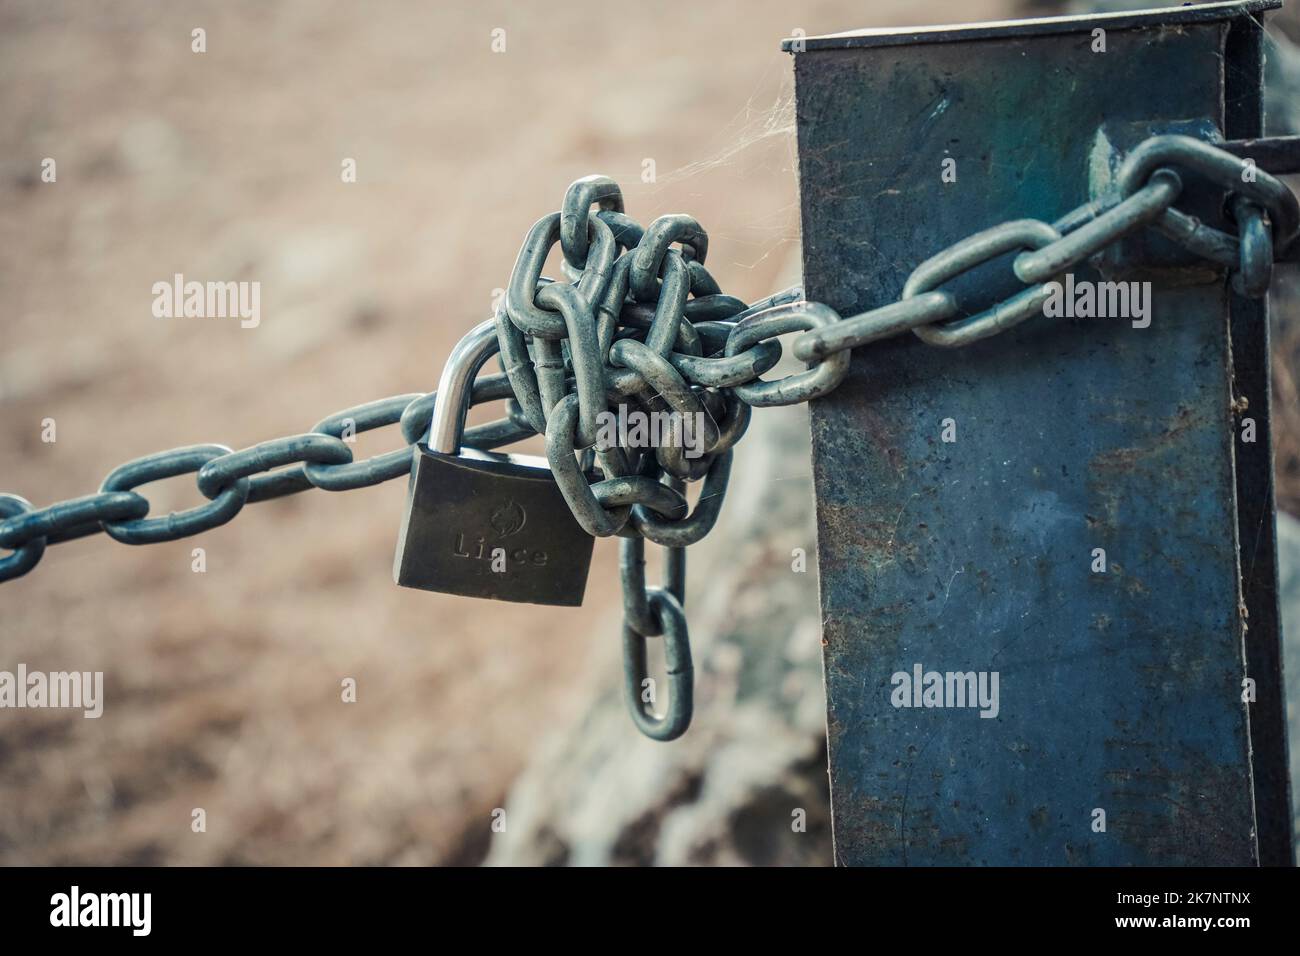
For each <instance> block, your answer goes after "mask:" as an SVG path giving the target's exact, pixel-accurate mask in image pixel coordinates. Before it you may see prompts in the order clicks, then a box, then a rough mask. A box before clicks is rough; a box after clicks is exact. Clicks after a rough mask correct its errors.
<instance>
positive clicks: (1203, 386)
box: [787, 2, 1292, 865]
mask: <svg viewBox="0 0 1300 956" xmlns="http://www.w3.org/2000/svg"><path fill="white" fill-rule="evenodd" d="M1273 6H1276V3H1272V2H1253V3H1237V4H1226V3H1225V4H1213V5H1206V6H1201V7H1188V8H1171V9H1168V10H1163V11H1160V12H1154V13H1145V14H1123V15H1117V16H1112V17H1093V18H1077V19H1061V20H1056V21H1024V22H1021V23H1015V24H1002V25H996V26H988V25H975V26H971V27H962V28H939V29H932V30H911V31H881V32H867V33H863V34H855V35H844V36H837V37H828V38H808V39H806V40H800V41H793V42H792V41H787V48H793V49H794V51H795V53H796V56H795V74H796V82H797V93H796V96H797V110H798V137H799V154H800V174H801V191H802V197H801V204H802V215H803V236H804V284H805V288H806V290H807V293H808V296H809V298H810V299H814V300H820V301H825V302H827V303H829V304H830V305H831V306H833V307H834V308H836V309H837V310H839V311H840V313H841V314H844V315H851V314H854V313H857V312H861V311H864V310H866V309H868V308H871V307H874V306H877V305H881V304H883V303H886V302H888V301H891V300H893V299H895V298H897V296H898V295H899V292H900V291H901V289H902V286H903V282H904V280H905V279H906V278H907V276H908V274H909V272H910V271H911V269H912V268H913V267H914V266H915V265H916V264H918V263H919V262H920V261H921V260H923V259H925V258H927V257H928V256H930V255H931V254H933V253H934V252H936V251H938V250H940V249H941V248H943V247H945V246H947V245H950V244H951V243H953V242H955V241H956V240H958V239H961V238H963V237H964V236H967V235H969V234H971V233H973V232H977V231H979V230H982V229H984V228H986V227H988V226H991V225H994V224H996V223H999V222H1002V221H1005V220H1009V219H1016V218H1021V217H1033V218H1039V219H1044V220H1047V221H1051V220H1052V219H1054V218H1056V217H1057V216H1059V215H1061V214H1062V213H1064V212H1066V211H1067V210H1069V209H1071V208H1073V207H1074V206H1076V205H1078V204H1079V203H1081V202H1084V201H1086V200H1088V199H1089V198H1091V196H1090V188H1092V186H1093V185H1095V184H1094V182H1093V180H1095V179H1096V177H1097V172H1098V170H1097V168H1096V163H1097V157H1098V155H1099V154H1098V143H1099V142H1104V141H1111V142H1113V143H1114V144H1115V149H1117V150H1120V151H1122V150H1123V149H1124V148H1125V147H1126V145H1127V146H1131V145H1132V144H1133V143H1135V142H1136V141H1137V140H1138V139H1140V138H1141V137H1142V136H1146V135H1150V134H1155V133H1162V132H1170V131H1179V132H1183V131H1189V130H1190V131H1194V132H1196V133H1198V134H1199V135H1213V134H1215V133H1217V134H1218V135H1220V136H1223V137H1233V136H1248V135H1255V134H1257V132H1258V128H1257V127H1258V122H1259V115H1260V110H1261V97H1260V80H1259V43H1260V27H1259V14H1260V13H1261V12H1262V11H1263V10H1265V9H1268V8H1271V7H1273ZM1098 28H1100V29H1103V30H1104V31H1105V52H1104V53H1103V52H1099V51H1097V50H1096V43H1095V38H1096V34H1095V33H1094V30H1096V29H1098ZM795 43H797V44H798V45H795ZM1103 129H1104V130H1105V131H1106V132H1105V133H1104V134H1103V135H1104V137H1105V139H1102V138H1101V137H1100V136H1099V133H1100V131H1102V130H1103ZM948 158H951V159H955V160H956V165H955V172H956V180H955V182H945V181H944V177H942V176H941V173H942V171H943V169H944V162H943V161H944V160H945V159H948ZM948 168H949V169H951V168H952V167H951V166H949V167H948ZM1090 175H1091V177H1092V178H1091V179H1090ZM948 178H951V177H948ZM995 265H996V264H995ZM999 268H1000V272H999ZM999 268H993V267H990V268H988V269H984V270H982V271H980V272H979V273H978V274H977V275H975V276H972V277H970V278H971V279H972V280H973V281H972V282H970V283H967V284H966V285H965V286H963V285H961V284H960V283H959V284H958V287H957V289H956V291H957V292H958V294H959V296H960V297H962V298H963V301H964V302H967V303H968V304H969V305H970V307H971V309H972V311H974V310H976V309H978V308H981V307H982V306H983V305H984V304H986V303H987V300H988V298H989V297H988V296H985V298H984V301H976V299H975V293H974V291H973V290H975V289H976V288H977V287H980V286H983V287H984V289H985V291H987V290H988V286H989V285H990V283H993V282H997V281H1001V280H1005V279H1008V278H1009V277H1010V268H1009V266H1008V265H1007V263H1006V262H1005V261H1004V262H1003V263H1002V264H1001V266H1000V267H999ZM1074 271H1075V273H1076V277H1077V278H1081V279H1085V278H1086V279H1095V278H1097V274H1096V273H1095V272H1092V271H1091V270H1090V269H1087V268H1084V267H1077V268H1076V269H1075V270H1074ZM1000 273H1001V274H1000ZM1138 278H1141V279H1145V280H1150V281H1152V283H1153V294H1152V309H1151V322H1150V325H1149V326H1148V327H1145V328H1135V327H1133V325H1132V324H1131V323H1130V322H1128V321H1123V320H1115V319H1109V320H1100V319H1046V318H1037V319H1033V320H1030V321H1029V322H1026V323H1024V324H1023V325H1020V326H1018V327H1017V328H1016V329H1014V330H1012V331H1010V332H1008V333H1005V334H1002V335H1000V336H997V337H994V338H991V339H986V340H984V341H981V342H978V343H976V344H974V345H972V346H969V347H967V348H964V349H959V350H944V349H936V348H932V347H930V346H927V345H925V344H923V343H922V342H921V341H920V340H919V339H916V338H915V337H913V336H906V337H904V338H902V339H896V340H891V341H887V342H882V343H878V344H876V345H873V346H870V347H867V348H864V349H860V350H858V351H857V352H856V353H855V354H854V358H853V365H852V371H851V373H850V377H849V378H848V379H847V380H846V381H845V383H844V384H843V385H842V386H841V387H840V388H839V389H838V390H837V391H836V392H835V393H834V394H833V395H831V396H829V397H828V398H826V399H823V400H821V401H818V402H816V403H815V404H814V406H813V411H812V420H813V446H814V472H815V479H816V489H817V511H818V555H819V568H820V574H821V594H822V613H823V618H824V622H825V625H824V638H825V667H826V681H827V692H828V727H829V735H830V758H831V788H832V801H833V811H834V828H835V845H836V855H837V860H838V862H840V863H844V864H1038V865H1053V864H1118V865H1128V864H1138V865H1158V864H1184V865H1186V864H1229V865H1233V864H1240V865H1255V864H1259V863H1266V864H1267V863H1287V862H1291V860H1292V851H1291V838H1290V823H1289V812H1288V811H1287V803H1288V798H1287V785H1288V784H1287V776H1286V766H1285V759H1286V756H1285V732H1284V726H1283V723H1282V714H1283V709H1282V700H1281V675H1280V663H1279V661H1278V653H1277V647H1278V633H1277V625H1276V621H1277V614H1276V604H1275V602H1276V596H1275V593H1274V592H1273V591H1272V590H1270V587H1269V585H1270V582H1275V574H1276V571H1275V567H1274V562H1275V557H1274V550H1273V542H1272V536H1271V530H1270V531H1268V532H1262V531H1260V530H1258V529H1259V528H1261V527H1262V522H1263V521H1264V520H1265V519H1271V515H1272V496H1271V495H1272V492H1271V485H1270V484H1269V481H1270V479H1269V477H1268V475H1269V459H1268V456H1269V450H1268V445H1267V439H1266V436H1265V438H1264V441H1263V442H1262V443H1260V442H1256V443H1254V444H1249V443H1243V442H1242V441H1240V440H1239V434H1238V432H1239V424H1240V423H1239V421H1238V419H1237V418H1235V417H1234V414H1240V404H1239V403H1238V404H1234V402H1235V401H1236V400H1237V399H1239V398H1240V397H1241V396H1243V395H1248V396H1249V398H1250V402H1251V406H1250V407H1251V409H1252V410H1257V411H1258V412H1259V415H1260V416H1261V417H1262V419H1263V420H1262V421H1257V425H1258V426H1260V427H1264V428H1265V429H1266V426H1267V394H1268V386H1267V357H1266V351H1265V339H1264V335H1265V331H1264V330H1265V327H1266V325H1267V323H1266V321H1265V316H1264V314H1263V312H1264V310H1263V308H1262V306H1260V305H1250V304H1248V303H1246V302H1245V301H1244V300H1240V299H1237V298H1235V297H1233V296H1231V295H1230V294H1229V292H1228V290H1227V287H1226V282H1225V279H1224V277H1223V276H1222V275H1221V274H1213V273H1207V272H1204V271H1201V272H1195V271H1191V272H1189V271H1188V270H1181V271H1177V272H1175V271H1171V270H1167V269H1166V270H1164V271H1160V270H1157V269H1151V270H1148V271H1147V272H1145V273H1143V274H1142V275H1140V276H1139V277H1138ZM1011 281H1013V280H1011ZM1005 288H1006V286H1005V285H1004V286H1003V287H1002V288H1001V289H999V290H998V291H999V292H1001V291H1005ZM1234 359H1235V363H1234ZM1239 519H1241V533H1240V534H1239ZM1251 529H1255V530H1251ZM1097 549H1103V550H1104V555H1105V562H1106V564H1105V570H1104V571H1098V570H1096V569H1097V567H1098V563H1097V555H1098V554H1099V552H1098V550H1097ZM1239 549H1240V550H1239ZM1243 552H1244V553H1245V554H1246V555H1247V557H1246V558H1245V559H1244V560H1243V557H1242V554H1243ZM1243 567H1245V568H1246V579H1245V582H1244V583H1243V573H1242V571H1243ZM1274 586H1275V584H1274ZM1247 613H1248V614H1249V617H1248V619H1247ZM1247 620H1248V621H1249V629H1247V626H1246V625H1247ZM931 672H935V673H937V674H939V675H941V676H942V675H947V674H949V673H951V674H954V675H967V674H970V675H973V678H972V679H973V683H972V684H970V686H971V687H973V688H974V690H975V694H976V697H977V700H976V701H975V706H965V707H961V706H951V705H953V704H954V703H957V700H956V695H955V692H954V688H956V687H959V686H966V681H965V679H964V678H957V679H952V680H945V681H944V690H940V691H939V692H938V693H937V694H935V695H934V696H933V697H932V696H931V695H930V694H923V693H922V690H923V688H926V687H930V686H932V685H933V680H932V679H931V678H930V676H929V675H930V674H931ZM918 677H919V680H918V679H917V678H918ZM1247 677H1249V678H1251V679H1253V680H1255V682H1256V694H1257V698H1256V701H1255V702H1254V703H1249V702H1246V701H1244V700H1243V680H1244V679H1245V678H1247ZM918 684H919V685H920V686H915V685H918ZM945 691H946V693H945ZM981 693H982V695H983V697H982V699H979V697H980V694H981ZM935 703H939V704H942V705H947V706H932V705H933V704H935ZM966 703H967V704H970V703H971V701H966Z"/></svg>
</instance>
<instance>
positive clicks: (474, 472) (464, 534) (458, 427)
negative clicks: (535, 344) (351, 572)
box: [393, 320, 594, 606]
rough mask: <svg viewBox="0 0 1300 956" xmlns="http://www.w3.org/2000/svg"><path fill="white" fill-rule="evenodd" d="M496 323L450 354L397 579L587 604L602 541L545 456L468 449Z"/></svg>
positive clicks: (447, 589) (413, 482)
mask: <svg viewBox="0 0 1300 956" xmlns="http://www.w3.org/2000/svg"><path fill="white" fill-rule="evenodd" d="M496 350H497V339H496V329H495V325H494V323H493V322H492V321H491V320H488V321H487V322H483V323H481V324H479V325H477V326H475V327H474V328H473V329H472V330H471V331H470V332H469V334H468V335H466V336H465V338H463V339H461V341H460V342H459V343H458V344H457V346H456V348H455V349H453V350H452V353H451V356H450V357H449V358H448V360H447V365H446V367H445V368H444V369H443V373H442V379H441V380H440V382H439V383H438V399H437V403H436V405H435V407H434V412H433V424H432V427H431V428H430V431H429V440H428V442H427V443H420V444H417V445H416V446H415V449H414V452H413V454H414V456H415V460H414V462H413V464H412V467H411V478H410V483H409V485H408V486H407V493H406V512H405V514H404V515H403V517H402V529H401V532H400V534H399V535H398V539H397V556H396V559H395V560H394V563H393V579H394V580H395V581H396V582H397V583H398V584H400V585H402V586H403V587H409V588H420V589H422V590H425V591H442V592H444V593H447V594H463V595H467V596H470V597H485V598H492V599H494V600H498V601H522V602H526V603H529V604H563V605H571V606H576V605H579V604H581V603H582V596H583V592H584V591H585V590H586V586H587V569H588V568H589V566H590V565H591V550H592V544H593V541H594V539H593V538H592V537H591V536H590V535H588V534H587V532H585V531H583V530H582V528H581V527H580V526H579V524H578V522H577V521H576V520H575V519H574V517H573V513H572V512H571V511H570V510H569V506H568V504H567V503H566V502H565V500H564V495H563V494H562V493H561V492H560V488H559V486H558V485H557V484H556V483H555V479H554V478H553V477H552V476H551V472H550V469H549V468H548V467H547V465H546V462H545V460H543V459H540V458H533V457H529V456H523V455H504V454H497V453H492V452H482V451H477V450H475V449H470V448H461V447H460V443H461V437H462V435H463V434H464V428H465V416H466V414H467V412H468V411H469V400H470V392H471V390H472V387H473V383H474V377H475V375H477V374H478V370H479V369H480V368H481V367H482V366H483V363H484V362H485V361H487V359H488V358H489V357H490V356H492V355H493V354H495V352H496Z"/></svg>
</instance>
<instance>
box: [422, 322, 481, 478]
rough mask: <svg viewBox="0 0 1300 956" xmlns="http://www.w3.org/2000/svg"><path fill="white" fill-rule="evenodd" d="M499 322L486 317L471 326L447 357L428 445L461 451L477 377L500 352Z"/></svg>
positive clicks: (434, 449) (455, 451) (453, 451)
mask: <svg viewBox="0 0 1300 956" xmlns="http://www.w3.org/2000/svg"><path fill="white" fill-rule="evenodd" d="M497 349H498V345H497V329H496V322H495V321H494V320H492V319H487V320H485V321H483V322H480V323H479V324H478V325H476V326H474V328H472V329H470V330H469V331H468V332H467V333H466V334H465V337H464V338H463V339H461V340H460V341H459V342H457V343H456V347H455V348H453V349H452V350H451V354H450V355H448V356H447V364H446V365H444V366H443V368H442V378H440V379H439V380H438V397H437V399H436V400H435V401H434V404H433V421H432V423H431V424H430V425H429V448H430V449H432V450H433V451H437V452H442V453H443V454H446V455H455V454H457V453H458V452H459V451H460V442H461V438H462V437H463V436H464V434H465V416H466V415H468V414H469V403H470V396H471V393H472V392H473V390H474V379H475V377H476V376H477V375H478V372H479V369H481V368H482V367H483V363H484V362H486V361H487V360H488V359H490V358H491V357H492V356H493V355H495V354H496V353H497Z"/></svg>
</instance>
